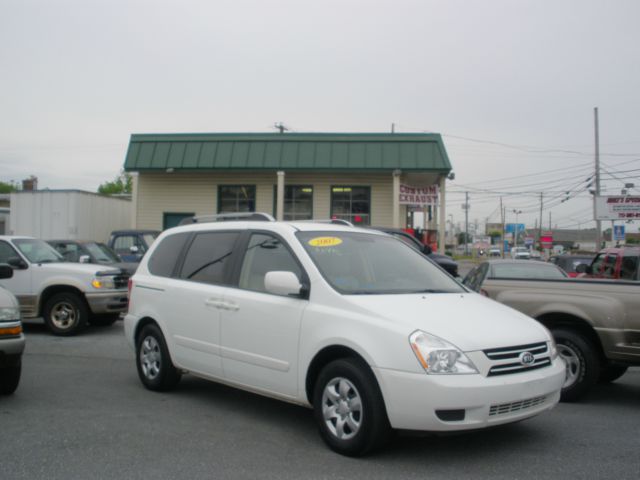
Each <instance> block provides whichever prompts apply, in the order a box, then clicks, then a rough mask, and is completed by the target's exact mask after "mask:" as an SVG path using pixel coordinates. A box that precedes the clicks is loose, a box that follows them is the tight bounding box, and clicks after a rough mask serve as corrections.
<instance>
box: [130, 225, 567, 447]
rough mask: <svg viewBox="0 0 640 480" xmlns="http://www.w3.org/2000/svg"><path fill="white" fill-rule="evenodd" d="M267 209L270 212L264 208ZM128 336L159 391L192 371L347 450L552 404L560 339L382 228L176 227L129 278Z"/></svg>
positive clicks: (509, 418)
mask: <svg viewBox="0 0 640 480" xmlns="http://www.w3.org/2000/svg"><path fill="white" fill-rule="evenodd" d="M256 216H257V215H256ZM125 332H126V336H127V339H128V341H129V343H130V344H131V346H132V347H133V348H134V349H135V351H136V363H137V369H138V374H139V376H140V379H141V381H142V383H143V384H144V385H145V386H146V387H147V388H149V389H151V390H167V389H170V388H172V387H174V386H176V384H177V382H178V381H179V379H180V376H181V374H183V373H191V374H194V375H198V376H200V377H204V378H207V379H210V380H214V381H219V382H224V383H227V384H231V385H234V386H237V387H239V388H243V389H246V390H250V391H252V392H256V393H260V394H263V395H267V396H270V397H275V398H279V399H281V400H285V401H288V402H294V403H297V404H300V405H304V406H307V407H312V408H313V409H314V412H315V418H316V420H317V423H318V426H319V429H320V433H321V435H322V437H323V439H324V440H325V441H326V443H327V444H328V445H329V446H330V447H331V448H332V449H334V450H336V451H338V452H340V453H343V454H347V455H360V454H363V453H365V452H367V451H369V450H371V449H373V448H375V447H377V446H379V445H381V444H382V443H384V441H385V440H386V439H387V438H388V437H389V435H388V434H389V432H390V430H391V429H408V430H426V431H454V430H467V429H476V428H480V427H487V426H493V425H498V424H503V423H509V422H515V421H518V420H522V419H524V418H527V417H531V416H533V415H536V414H538V413H540V412H542V411H545V410H548V409H550V408H552V407H553V406H554V405H556V403H557V402H558V399H559V396H560V389H561V388H562V384H563V382H564V379H565V364H564V362H563V361H562V360H561V359H560V358H558V354H557V352H556V348H555V345H554V343H553V340H552V338H551V335H550V334H549V332H548V331H547V330H546V329H545V328H544V327H543V326H542V325H540V324H539V323H537V322H536V321H534V320H533V319H531V318H529V317H527V316H524V315H522V314H520V313H518V312H516V311H515V310H512V309H510V308H508V307H505V306H503V305H500V304H498V303H496V302H493V301H491V300H488V299H486V298H484V297H482V296H481V295H478V294H475V293H472V292H470V291H469V290H467V289H466V288H465V287H463V286H461V285H460V284H458V283H457V282H456V281H455V280H454V279H453V278H451V277H450V276H448V275H447V274H446V273H444V272H443V271H442V270H440V269H439V268H438V267H436V266H434V265H433V264H432V263H431V262H430V261H429V260H427V259H426V258H425V257H424V256H423V255H421V254H420V253H418V252H416V251H415V250H414V249H412V248H410V247H408V246H407V245H405V244H404V243H402V242H401V241H398V240H397V239H395V238H393V237H391V236H389V235H387V234H384V233H380V232H375V231H371V230H364V229H358V228H353V227H349V226H342V225H333V224H327V223H305V222H298V223H287V222H275V221H264V222H256V221H230V222H229V221H225V222H216V223H211V222H210V223H201V222H199V223H196V224H193V225H188V226H181V227H176V228H172V229H170V230H167V231H165V232H164V233H163V234H162V235H161V236H160V237H159V238H158V240H157V241H156V242H155V243H154V245H153V246H152V247H151V249H150V251H149V253H148V254H147V255H146V256H145V258H144V259H143V260H142V263H141V264H140V267H139V268H138V270H137V272H136V274H135V275H134V277H133V278H132V280H131V282H130V304H129V312H128V314H127V316H126V317H125Z"/></svg>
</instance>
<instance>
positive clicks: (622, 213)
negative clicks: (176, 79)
mask: <svg viewBox="0 0 640 480" xmlns="http://www.w3.org/2000/svg"><path fill="white" fill-rule="evenodd" d="M634 219H640V196H638V195H636V196H633V195H623V196H608V197H596V220H634Z"/></svg>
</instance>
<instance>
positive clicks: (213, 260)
mask: <svg viewBox="0 0 640 480" xmlns="http://www.w3.org/2000/svg"><path fill="white" fill-rule="evenodd" d="M238 235H239V233H238V232H204V233H198V234H196V236H195V238H194V239H193V242H191V245H190V246H189V250H188V251H187V254H186V256H185V259H184V263H183V265H182V269H181V271H180V278H183V279H185V280H192V281H194V282H202V283H211V284H214V285H219V284H223V283H224V281H225V272H226V268H227V267H228V265H229V259H230V257H231V253H232V252H233V247H234V245H235V243H236V240H237V238H238Z"/></svg>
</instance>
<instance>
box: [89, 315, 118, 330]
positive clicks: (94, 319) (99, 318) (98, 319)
mask: <svg viewBox="0 0 640 480" xmlns="http://www.w3.org/2000/svg"><path fill="white" fill-rule="evenodd" d="M118 318H120V314H119V313H106V314H103V315H92V316H91V317H89V325H93V326H95V327H108V326H109V325H113V324H114V323H115V322H116V320H118Z"/></svg>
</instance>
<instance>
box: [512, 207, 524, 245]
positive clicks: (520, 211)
mask: <svg viewBox="0 0 640 480" xmlns="http://www.w3.org/2000/svg"><path fill="white" fill-rule="evenodd" d="M513 213H515V214H516V231H515V234H514V235H515V236H516V238H515V240H514V241H513V246H514V248H515V247H517V246H518V214H520V213H522V210H515V209H514V210H513Z"/></svg>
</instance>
